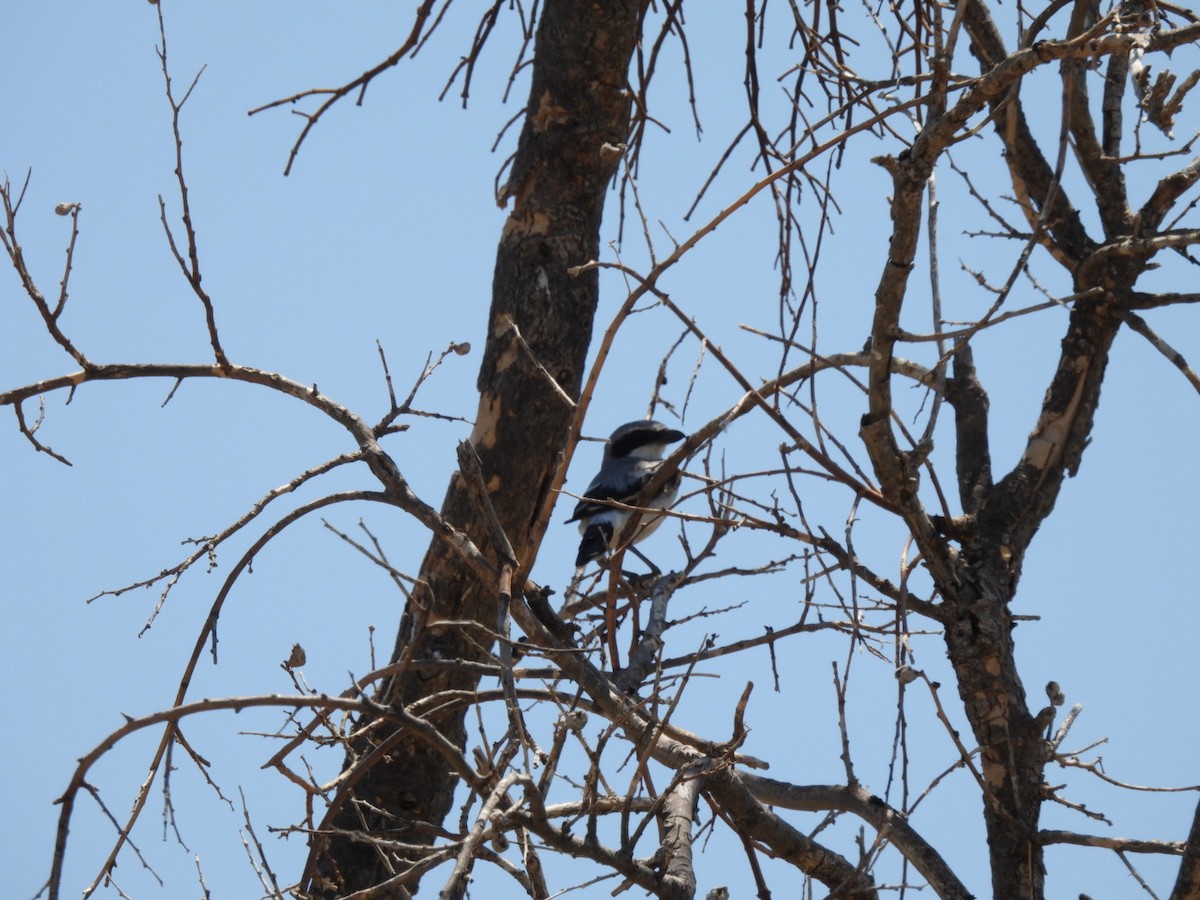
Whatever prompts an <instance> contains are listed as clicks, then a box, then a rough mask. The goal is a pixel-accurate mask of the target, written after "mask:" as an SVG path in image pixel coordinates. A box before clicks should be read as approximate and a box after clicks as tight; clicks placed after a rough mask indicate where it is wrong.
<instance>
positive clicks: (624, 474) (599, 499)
mask: <svg viewBox="0 0 1200 900" xmlns="http://www.w3.org/2000/svg"><path fill="white" fill-rule="evenodd" d="M685 437H686V435H685V434H684V433H683V432H682V431H676V430H675V429H674V428H669V427H667V426H666V425H664V424H663V423H662V422H656V421H654V420H653V419H638V420H637V421H634V422H626V423H625V424H624V425H622V426H621V427H620V428H618V429H617V430H616V431H614V432H613V433H612V436H611V437H610V438H609V439H608V441H607V442H606V443H605V445H604V457H603V459H602V460H601V462H600V471H599V472H597V473H596V477H595V478H593V479H592V481H591V484H589V485H588V486H587V490H585V491H584V492H583V497H582V499H580V501H579V503H578V504H576V506H575V512H574V513H573V514H572V516H571V518H569V519H567V522H578V523H579V532H580V534H582V535H583V537H582V539H581V540H580V542H579V554H578V555H577V556H576V557H575V568H576V569H581V568H583V567H584V566H586V565H587V564H588V563H590V562H591V561H592V560H594V559H599V558H600V557H602V556H603V555H604V554H605V553H606V552H607V551H608V550H609V549H611V548H612V547H613V545H614V543H615V542H616V541H617V540H618V539H619V538H620V536H621V531H622V530H623V529H624V527H625V523H626V522H628V521H629V517H630V516H631V515H632V513H631V512H630V511H629V510H625V509H618V508H617V507H615V506H612V505H610V501H612V502H617V503H622V504H625V505H633V504H634V503H636V502H637V500H638V494H640V493H641V491H642V489H643V488H644V487H645V486H646V485H647V484H649V483H650V480H651V479H652V478H653V477H654V473H655V472H657V471H658V467H659V466H660V465H662V458H663V454H664V453H665V452H666V450H667V446H668V445H670V444H674V443H676V442H677V441H682V440H683V439H684V438H685ZM679 481H680V477H679V473H678V472H676V473H674V474H672V476H671V477H670V478H669V479H668V480H667V481H666V483H665V484H663V486H662V488H661V489H660V490H659V491H658V493H657V494H655V495H654V496H653V497H650V498H646V499H644V500H643V501H642V502H643V504H644V505H645V506H647V507H651V508H654V509H666V508H667V507H668V506H670V505H671V503H672V502H673V501H674V500H675V495H676V493H678V491H679ZM662 520H663V516H662V515H661V514H659V515H643V516H642V519H641V526H640V527H639V529H638V532H637V534H636V535H634V538H633V542H634V543H636V542H637V541H640V540H642V539H643V538H645V537H646V536H647V535H648V534H650V532H652V531H653V530H654V529H655V528H657V527H658V526H659V525H661V524H662ZM634 552H635V553H636V552H637V551H634ZM638 556H641V554H640V553H639V554H638ZM642 559H645V557H642ZM647 562H649V561H648V560H647Z"/></svg>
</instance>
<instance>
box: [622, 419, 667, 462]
mask: <svg viewBox="0 0 1200 900" xmlns="http://www.w3.org/2000/svg"><path fill="white" fill-rule="evenodd" d="M685 437H686V435H685V434H684V433H683V432H682V431H676V430H675V429H674V428H668V427H667V426H666V425H664V424H663V423H662V422H656V421H654V420H653V419H639V420H637V421H636V422H626V423H625V424H624V425H622V426H621V427H620V428H618V429H617V430H616V431H614V432H613V433H612V437H610V438H609V439H608V443H606V444H605V445H604V458H605V459H647V460H655V459H662V458H663V454H664V453H665V452H666V450H667V447H668V446H669V445H671V444H674V443H676V442H677V441H682V440H683V439H684V438H685Z"/></svg>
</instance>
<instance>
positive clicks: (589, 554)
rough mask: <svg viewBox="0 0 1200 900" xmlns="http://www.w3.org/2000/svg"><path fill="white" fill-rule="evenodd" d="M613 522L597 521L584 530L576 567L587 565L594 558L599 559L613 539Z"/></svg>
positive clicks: (576, 558)
mask: <svg viewBox="0 0 1200 900" xmlns="http://www.w3.org/2000/svg"><path fill="white" fill-rule="evenodd" d="M612 536H613V526H612V522H595V523H593V524H591V525H589V526H588V527H587V528H585V529H584V531H583V539H582V540H580V542H579V555H578V556H576V557H575V568H577V569H578V568H579V567H581V566H586V565H587V564H588V563H590V562H591V561H592V560H593V559H599V558H600V557H601V556H603V555H604V554H605V553H606V552H607V550H608V545H609V542H610V541H612Z"/></svg>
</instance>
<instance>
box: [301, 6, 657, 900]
mask: <svg viewBox="0 0 1200 900" xmlns="http://www.w3.org/2000/svg"><path fill="white" fill-rule="evenodd" d="M639 26H640V4H639V3H637V2H635V0H597V2H590V3H585V2H579V0H548V2H547V3H546V4H545V6H544V9H543V13H542V20H541V23H540V25H539V27H538V31H537V38H536V43H535V52H534V63H533V75H532V86H531V89H530V95H529V103H528V105H527V107H526V117H525V124H524V128H523V130H522V133H521V137H520V142H519V144H518V148H517V153H516V156H515V157H514V160H513V165H512V171H511V177H510V179H509V182H508V185H507V187H506V189H505V197H504V198H503V199H504V200H506V201H511V203H512V211H511V213H510V215H509V217H508V219H507V221H506V222H505V225H504V230H503V232H502V234H501V237H500V245H499V249H498V251H497V255H496V268H495V274H494V278H493V282H492V304H491V312H490V315H489V320H488V335H487V342H486V347H485V350H484V357H483V362H482V366H481V369H480V373H479V381H478V386H479V392H480V400H479V411H478V414H477V416H476V422H475V428H474V431H473V432H472V435H471V442H472V444H474V446H475V449H476V451H477V453H478V454H479V457H480V460H481V463H482V470H483V478H484V482H485V484H486V486H487V488H488V491H489V495H490V498H491V502H492V504H493V506H494V507H495V509H496V511H497V513H498V516H499V520H500V524H501V525H502V527H503V528H504V530H505V533H506V534H507V537H508V540H509V542H510V543H511V544H512V546H513V548H514V550H515V552H516V556H517V558H518V560H523V559H524V558H525V557H526V556H527V555H528V553H529V551H530V550H531V548H533V547H534V546H536V544H537V541H538V539H539V538H540V535H538V534H536V533H535V532H536V530H537V517H538V511H539V509H540V507H541V505H542V502H543V499H544V498H545V496H546V492H547V490H548V488H549V485H550V483H551V481H552V478H553V475H554V473H555V470H556V468H557V466H558V465H559V463H560V461H561V457H562V451H563V447H564V444H565V440H566V437H567V433H568V430H569V426H570V423H571V419H572V416H573V413H574V407H573V404H570V403H568V402H567V401H566V399H565V398H564V397H563V396H561V394H560V393H559V390H558V389H561V390H562V392H565V393H566V394H567V395H569V396H570V397H572V398H577V397H578V396H579V391H580V387H581V384H582V378H583V372H584V365H585V362H586V356H587V349H588V344H589V341H590V339H591V333H592V322H593V318H594V315H595V311H596V307H597V302H598V277H597V275H596V273H595V272H592V273H589V274H586V275H583V276H580V277H572V276H570V275H568V273H567V270H568V269H569V268H570V267H572V266H577V265H579V264H581V263H585V262H587V261H589V260H592V259H594V258H596V256H597V255H598V252H599V241H600V222H601V215H602V212H603V209H604V202H605V195H606V191H607V186H608V183H609V180H610V179H611V178H612V175H613V173H614V171H615V169H616V164H617V162H618V161H619V160H620V151H619V150H617V149H615V148H616V147H617V146H618V145H621V144H623V143H624V141H625V139H626V137H627V133H628V129H629V118H630V94H629V91H628V90H627V80H626V79H627V72H628V68H629V63H630V59H631V57H632V54H633V50H634V48H635V46H636V42H637V38H638V31H639ZM514 325H515V327H516V329H518V330H519V334H520V337H519V338H518V336H517V332H516V331H514V327H513V326H514ZM522 341H523V342H524V344H522ZM551 378H553V381H554V382H556V384H552V383H551V380H550V379H551ZM442 515H443V517H444V518H445V519H446V520H447V521H448V522H449V523H450V524H452V525H454V526H456V527H458V528H460V529H462V530H464V531H466V533H467V534H468V535H470V536H471V538H472V539H473V540H474V541H475V542H476V544H477V545H478V546H479V547H480V548H481V549H483V550H484V552H485V553H486V554H487V555H488V556H490V557H491V558H493V559H495V558H497V554H496V551H495V548H494V547H493V546H492V542H491V541H490V540H489V539H488V537H487V535H488V531H487V528H486V527H485V526H484V524H483V520H482V517H481V515H480V511H479V509H478V504H477V503H476V502H475V501H474V500H473V499H472V494H471V492H470V490H469V489H468V487H467V485H466V484H465V483H464V481H463V479H462V477H461V476H460V475H458V474H457V473H456V474H455V476H454V477H453V478H452V479H451V483H450V486H449V489H448V491H447V494H446V499H445V502H444V504H443V507H442ZM420 579H421V585H420V587H419V589H418V590H417V591H416V592H415V593H414V596H413V600H412V602H411V603H410V604H409V607H408V609H406V611H405V613H404V617H403V620H402V622H401V625H400V629H399V633H398V636H397V640H396V647H395V651H394V654H393V661H394V662H401V661H405V660H408V661H411V660H429V659H438V660H446V661H454V660H480V659H484V658H485V657H486V656H487V654H488V652H489V650H490V648H491V646H492V643H493V638H492V635H493V633H494V630H495V625H496V609H497V605H496V603H497V585H495V584H483V583H480V581H479V580H478V579H477V578H475V577H474V576H473V575H472V574H471V573H470V572H469V571H467V570H466V568H465V567H464V566H463V565H462V562H461V560H460V559H459V558H458V557H457V556H456V555H455V553H454V552H453V551H452V550H450V549H449V548H448V547H447V546H446V545H445V544H444V543H443V542H441V541H439V540H437V539H435V540H434V541H433V543H432V544H431V545H430V547H429V550H428V551H427V553H426V556H425V560H424V563H423V565H422V567H421V574H420ZM446 620H451V621H452V624H449V625H443V624H442V623H443V622H445V621H446ZM464 622H466V623H477V625H478V627H477V628H472V627H469V626H464V625H463V623H464ZM478 680H479V679H478V676H477V675H475V674H473V673H471V672H467V671H464V670H463V669H462V668H461V667H455V666H453V665H447V666H446V667H445V668H439V669H429V668H422V669H419V670H409V671H404V672H402V673H401V674H399V675H397V676H396V677H395V678H394V679H393V681H392V683H391V684H390V685H389V687H388V689H387V691H386V692H385V693H384V694H382V695H381V696H383V697H386V698H387V700H388V702H389V703H391V704H394V705H400V706H407V705H409V704H411V703H413V702H414V701H416V700H420V699H422V698H428V697H430V696H433V695H435V694H438V693H441V692H444V691H470V690H472V689H473V688H474V687H475V686H476V684H477V682H478ZM463 718H464V710H463V708H462V707H460V708H459V709H457V711H455V712H452V713H447V714H444V715H441V716H438V717H437V718H436V719H435V720H434V721H435V724H436V725H437V727H438V729H439V730H440V731H441V732H442V733H443V734H444V735H446V736H447V737H449V738H450V739H451V740H453V741H455V742H456V743H457V744H458V745H459V746H462V745H463V743H464V741H465V727H464V723H463ZM383 736H384V734H383V733H380V734H373V735H372V736H371V738H370V741H371V743H370V744H367V743H366V742H362V741H360V742H359V744H360V746H357V747H356V748H355V750H356V752H357V753H358V754H359V759H361V758H362V757H363V756H364V755H365V754H366V753H368V752H370V751H371V749H372V748H373V747H378V745H379V742H380V740H381V738H382V737H383ZM388 744H389V746H388V747H387V748H386V752H385V753H383V754H379V761H378V762H375V763H374V764H373V765H371V766H370V767H369V768H366V767H362V768H365V771H362V772H360V773H358V774H357V777H356V780H355V783H354V785H353V796H343V797H342V798H341V804H340V806H339V808H338V810H337V812H336V814H335V816H334V817H333V822H332V827H333V828H334V829H335V830H342V829H346V830H352V831H355V832H358V833H359V834H360V835H361V834H362V833H363V832H366V836H367V837H369V838H379V839H383V840H387V841H397V842H402V843H414V844H428V843H430V842H431V841H432V840H433V839H434V837H435V829H436V828H437V827H438V826H439V825H440V824H441V822H442V820H443V818H444V817H445V816H446V814H447V813H448V812H449V810H450V808H451V804H452V802H453V799H454V791H455V788H456V787H457V778H456V776H455V775H454V774H453V773H452V772H450V771H449V769H448V766H447V765H446V762H445V760H444V759H443V758H442V757H441V756H440V755H439V754H438V752H437V751H436V750H434V749H433V748H431V747H430V746H428V745H427V744H425V743H423V742H422V741H421V740H420V739H419V738H418V737H417V736H415V735H413V734H410V733H402V734H400V735H397V736H395V737H394V738H392V739H391V740H389V741H388ZM351 766H352V762H351V760H350V759H349V758H348V761H347V767H348V768H350V767H351ZM356 801H365V803H366V804H369V805H370V807H369V808H368V807H367V806H365V805H363V804H362V803H359V802H356ZM384 857H385V853H381V852H380V850H379V849H378V848H377V847H376V846H374V845H373V844H372V843H371V842H370V840H354V839H351V838H347V837H340V836H339V837H320V838H317V839H316V840H315V841H314V846H313V848H312V855H311V857H310V866H309V871H308V877H309V879H310V882H311V889H312V891H313V895H314V896H316V897H330V898H331V897H336V896H340V895H341V894H343V893H348V892H351V891H355V890H362V889H364V888H368V887H371V886H373V885H379V884H381V883H382V882H384V881H386V880H387V879H388V877H389V876H391V875H394V874H395V869H393V868H392V867H391V866H389V865H388V864H387V862H386V860H385V858H384ZM407 889H408V890H412V889H413V884H412V883H409V884H408V885H407ZM373 896H381V897H392V896H399V892H398V890H396V891H392V890H387V889H384V891H382V892H381V893H379V894H377V895H374V894H373Z"/></svg>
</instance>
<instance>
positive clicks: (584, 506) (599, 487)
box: [567, 466, 657, 522]
mask: <svg viewBox="0 0 1200 900" xmlns="http://www.w3.org/2000/svg"><path fill="white" fill-rule="evenodd" d="M656 468H657V466H643V467H639V468H636V469H634V470H633V471H629V472H626V473H622V474H623V475H624V476H625V477H624V478H622V483H621V484H620V485H615V484H610V483H605V482H603V481H601V480H600V479H599V478H598V477H597V478H596V479H594V480H593V481H592V483H591V484H589V485H588V488H587V490H586V491H584V494H583V498H582V499H581V500H580V501H579V502H578V503H576V504H575V512H573V513H572V514H571V518H569V519H567V521H568V522H578V521H579V520H580V519H585V518H587V517H588V516H594V515H596V513H601V512H604V511H605V510H610V509H612V507H611V506H609V505H608V504H607V503H605V502H604V501H605V500H615V501H616V502H617V503H632V502H633V501H634V500H636V499H637V495H638V494H640V493H641V492H642V488H644V487H645V486H646V485H647V484H649V483H650V479H651V478H653V477H654V470H655V469H656ZM630 488H632V490H630Z"/></svg>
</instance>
